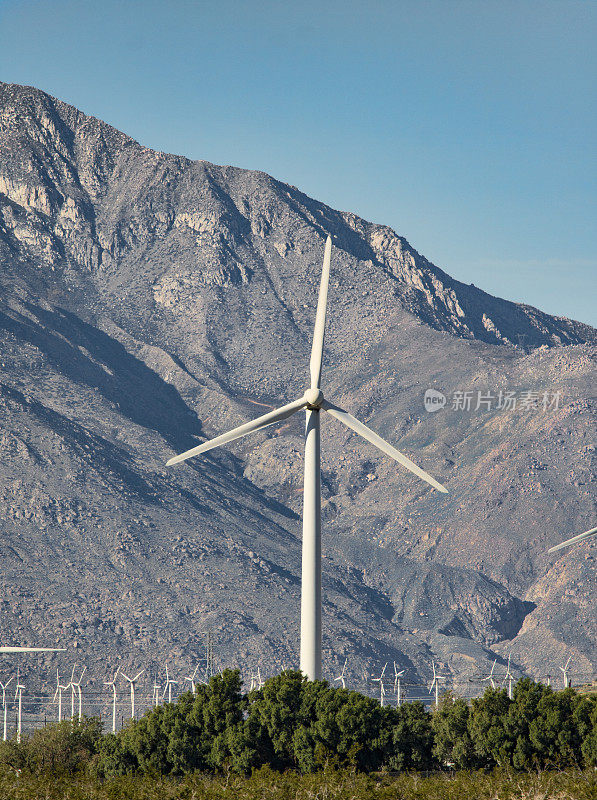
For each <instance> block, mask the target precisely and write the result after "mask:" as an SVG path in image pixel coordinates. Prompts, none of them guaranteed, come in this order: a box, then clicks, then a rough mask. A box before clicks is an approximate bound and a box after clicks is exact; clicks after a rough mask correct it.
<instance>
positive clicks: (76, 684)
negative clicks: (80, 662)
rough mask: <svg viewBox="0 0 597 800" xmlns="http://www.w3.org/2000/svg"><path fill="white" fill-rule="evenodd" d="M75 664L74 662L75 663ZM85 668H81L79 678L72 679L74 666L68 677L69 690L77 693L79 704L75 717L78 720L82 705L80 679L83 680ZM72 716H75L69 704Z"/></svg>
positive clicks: (80, 715)
mask: <svg viewBox="0 0 597 800" xmlns="http://www.w3.org/2000/svg"><path fill="white" fill-rule="evenodd" d="M75 666H76V664H75ZM86 670H87V667H83V669H82V670H81V674H80V675H79V680H78V681H76V680H75V679H74V678H75V667H73V672H72V675H71V679H70V687H71V692H73V691H76V693H77V699H78V706H79V709H78V714H77V718H78V720H79V722H81V717H82V707H83V692H82V690H81V681H82V680H83V675H84V674H85V672H86ZM71 702H72V694H71ZM74 716H75V714H74V708H73V707H72V706H71V717H72V718H74Z"/></svg>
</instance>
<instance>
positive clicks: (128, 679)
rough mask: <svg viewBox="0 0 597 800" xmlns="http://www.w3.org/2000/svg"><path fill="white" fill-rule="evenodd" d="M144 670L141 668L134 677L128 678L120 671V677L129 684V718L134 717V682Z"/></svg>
mask: <svg viewBox="0 0 597 800" xmlns="http://www.w3.org/2000/svg"><path fill="white" fill-rule="evenodd" d="M144 672H145V670H144V669H142V670H141V672H138V673H137V674H136V675H135V677H134V678H129V676H128V675H125V674H124V672H123V673H122V677H123V678H124V679H125V681H128V682H129V683H130V685H131V719H135V684H136V683H137V681H138V680H139V678H140V677H141V675H143V673H144Z"/></svg>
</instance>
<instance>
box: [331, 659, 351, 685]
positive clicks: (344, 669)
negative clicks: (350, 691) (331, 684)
mask: <svg viewBox="0 0 597 800" xmlns="http://www.w3.org/2000/svg"><path fill="white" fill-rule="evenodd" d="M347 664H348V659H347V658H345V659H344V666H343V667H342V672H341V673H340V674H339V675H338V677H337V678H334V680H335V681H340V683H341V684H342V688H343V689H346V681H345V679H344V673H345V672H346V665H347Z"/></svg>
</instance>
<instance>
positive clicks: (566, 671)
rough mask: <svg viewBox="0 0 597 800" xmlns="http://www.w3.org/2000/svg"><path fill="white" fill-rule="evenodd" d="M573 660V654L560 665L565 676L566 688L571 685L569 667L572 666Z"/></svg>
mask: <svg viewBox="0 0 597 800" xmlns="http://www.w3.org/2000/svg"><path fill="white" fill-rule="evenodd" d="M571 661H572V656H570V658H569V659H568V661H566V663H565V664H564V666H563V667H560V669H561V671H562V673H563V678H564V689H567V688H568V687H569V686H570V678H569V677H568V667H569V666H570V662H571Z"/></svg>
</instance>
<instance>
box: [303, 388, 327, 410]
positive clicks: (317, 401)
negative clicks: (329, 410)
mask: <svg viewBox="0 0 597 800" xmlns="http://www.w3.org/2000/svg"><path fill="white" fill-rule="evenodd" d="M303 397H304V399H305V406H306V407H307V408H308V409H309V411H319V409H320V408H321V404H322V403H323V392H322V391H321V389H307V391H306V392H305V394H304V395H303Z"/></svg>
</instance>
